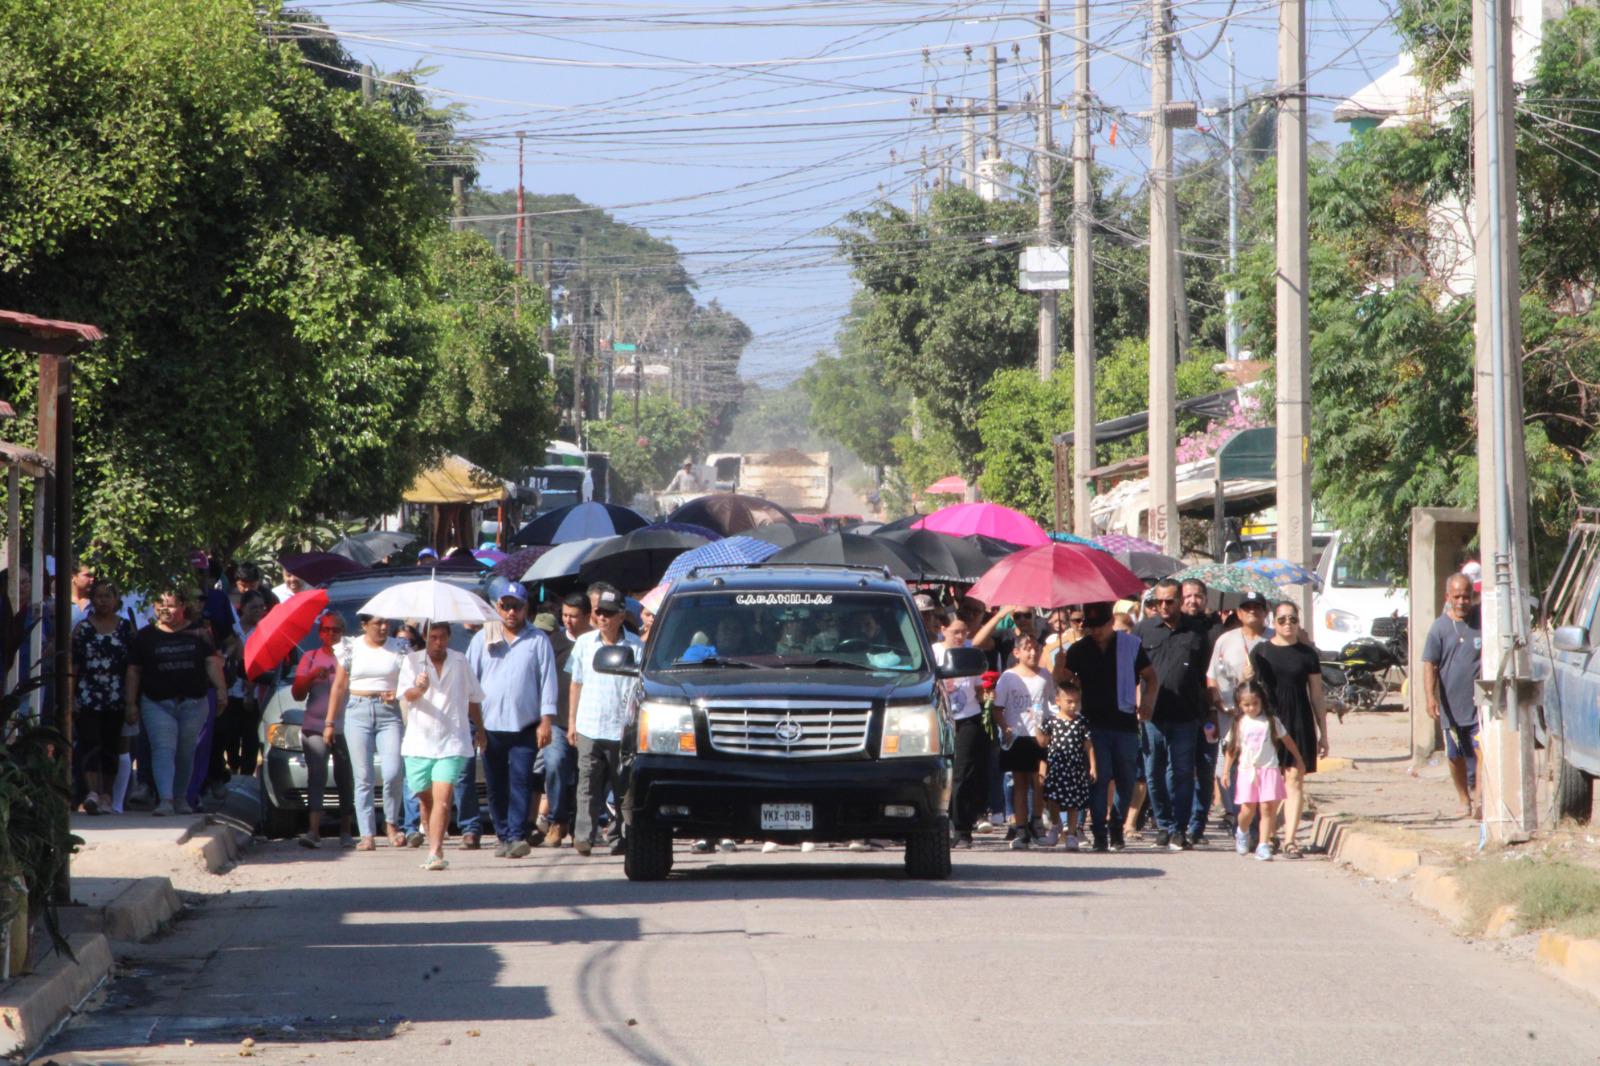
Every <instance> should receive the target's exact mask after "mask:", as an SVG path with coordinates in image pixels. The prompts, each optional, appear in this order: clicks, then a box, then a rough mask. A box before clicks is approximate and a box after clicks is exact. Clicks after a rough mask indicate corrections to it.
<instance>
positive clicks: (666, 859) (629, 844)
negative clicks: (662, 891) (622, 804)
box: [622, 821, 672, 881]
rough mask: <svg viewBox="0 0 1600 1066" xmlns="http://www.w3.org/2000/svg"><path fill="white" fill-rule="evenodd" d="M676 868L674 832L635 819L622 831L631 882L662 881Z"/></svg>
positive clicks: (624, 862)
mask: <svg viewBox="0 0 1600 1066" xmlns="http://www.w3.org/2000/svg"><path fill="white" fill-rule="evenodd" d="M671 869H672V834H671V833H670V832H668V831H667V830H664V829H660V828H657V827H655V826H648V825H644V824H643V823H642V822H641V821H635V822H634V823H633V824H632V825H630V826H627V827H626V829H625V830H624V832H623V834H622V872H623V873H625V874H627V875H628V880H630V881H660V880H661V879H662V878H664V877H666V876H667V872H668V871H670V870H671Z"/></svg>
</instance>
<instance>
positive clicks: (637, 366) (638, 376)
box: [633, 351, 644, 430]
mask: <svg viewBox="0 0 1600 1066" xmlns="http://www.w3.org/2000/svg"><path fill="white" fill-rule="evenodd" d="M643 391H644V360H643V359H642V358H641V357H640V355H639V353H638V352H637V351H635V352H634V353H633V428H634V429H635V430H637V429H638V428H639V397H640V395H641V394H642V393H643Z"/></svg>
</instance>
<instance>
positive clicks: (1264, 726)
mask: <svg viewBox="0 0 1600 1066" xmlns="http://www.w3.org/2000/svg"><path fill="white" fill-rule="evenodd" d="M919 599H920V602H919V603H918V607H919V608H920V609H921V610H922V613H923V620H924V624H925V625H926V626H927V628H928V630H929V634H930V637H931V638H932V639H935V640H936V641H937V643H936V644H935V648H934V652H935V656H936V657H938V658H939V659H940V660H941V661H942V660H943V658H944V657H945V656H946V655H948V653H949V651H950V650H951V649H954V648H959V647H977V648H980V649H982V650H984V651H986V652H988V653H989V655H990V657H991V660H992V662H991V665H992V667H993V669H992V670H991V671H990V672H989V673H987V674H985V675H983V676H982V677H981V678H964V679H958V680H947V681H946V682H945V686H946V688H947V691H948V697H949V702H950V708H951V717H952V718H953V719H954V720H955V786H954V797H953V800H952V803H951V820H952V825H953V829H954V833H955V846H956V847H971V846H972V845H973V834H974V833H975V832H979V831H987V830H990V829H993V828H996V827H997V825H998V824H1001V823H1005V824H1007V829H1006V840H1007V841H1008V842H1009V844H1010V846H1011V847H1012V848H1017V849H1023V848H1029V847H1055V846H1057V845H1058V844H1061V843H1064V845H1065V847H1066V848H1067V849H1068V850H1074V851H1075V850H1078V849H1079V848H1080V847H1083V846H1084V845H1085V844H1087V846H1088V847H1090V848H1092V849H1093V850H1095V851H1120V850H1122V849H1123V848H1124V847H1125V846H1126V843H1127V840H1128V837H1129V836H1130V835H1131V834H1133V833H1136V832H1138V831H1139V826H1140V824H1141V820H1142V819H1143V818H1145V817H1148V819H1149V822H1150V823H1151V825H1152V826H1153V832H1154V834H1155V837H1154V843H1155V846H1156V847H1159V848H1165V849H1170V850H1172V851H1185V850H1188V849H1190V848H1192V847H1194V846H1196V845H1198V844H1204V843H1206V841H1207V837H1206V833H1207V830H1208V829H1209V828H1210V826H1211V818H1212V813H1213V811H1214V810H1220V811H1221V812H1222V813H1221V819H1220V820H1221V823H1222V825H1223V826H1224V828H1225V830H1226V831H1228V832H1231V833H1232V834H1233V837H1234V839H1233V840H1232V843H1233V844H1234V846H1235V847H1236V848H1237V849H1238V850H1239V852H1240V853H1241V854H1246V853H1250V854H1254V855H1255V856H1256V857H1257V858H1259V859H1263V860H1265V859H1270V858H1272V857H1273V856H1274V855H1276V854H1279V853H1280V852H1281V853H1282V854H1283V855H1285V856H1290V857H1296V856H1299V855H1300V854H1301V846H1300V844H1299V843H1298V840H1297V834H1298V830H1299V826H1300V821H1301V818H1302V815H1303V813H1304V809H1305V790H1304V782H1305V775H1306V774H1307V773H1309V772H1312V771H1314V770H1315V769H1316V765H1317V763H1316V761H1317V758H1318V756H1319V755H1320V756H1326V755H1327V752H1328V729H1327V708H1326V703H1325V700H1324V694H1323V690H1322V678H1321V664H1320V662H1319V660H1318V658H1317V654H1316V650H1315V648H1314V647H1312V646H1311V644H1310V643H1309V642H1308V641H1307V640H1306V639H1305V637H1304V633H1303V630H1302V628H1301V626H1300V611H1299V608H1298V606H1297V605H1296V604H1295V603H1294V602H1293V601H1291V600H1283V601H1280V602H1276V603H1272V602H1269V601H1268V600H1267V598H1265V597H1263V596H1261V595H1260V594H1250V595H1246V596H1244V597H1243V598H1242V599H1241V601H1240V602H1239V605H1238V607H1237V608H1236V609H1234V610H1231V611H1228V612H1227V613H1226V614H1222V613H1217V612H1211V611H1209V610H1208V609H1207V590H1206V587H1205V585H1204V583H1202V582H1200V581H1185V582H1182V583H1180V582H1177V581H1172V580H1166V581H1160V582H1157V583H1156V585H1155V587H1154V588H1152V589H1151V590H1150V593H1149V596H1148V598H1147V606H1146V605H1140V604H1136V603H1132V602H1127V601H1123V602H1118V603H1086V604H1079V605H1072V606H1067V607H1061V608H1058V609H1055V610H1052V611H1050V612H1048V614H1047V615H1046V616H1045V617H1043V618H1041V617H1040V616H1039V615H1038V613H1036V612H1035V611H1033V610H1032V609H1029V608H1021V607H1007V608H1002V609H1001V610H998V611H995V612H992V613H985V612H984V610H983V607H982V605H981V604H976V603H973V602H971V601H964V602H962V603H961V604H959V605H957V606H954V607H946V608H940V607H939V606H938V605H937V604H936V603H935V602H934V600H933V599H932V598H931V597H919ZM1269 619H1270V621H1271V624H1270V625H1269V624H1268V621H1269ZM1146 801H1148V805H1147V803H1146ZM1280 809H1281V813H1282V816H1283V817H1282V835H1281V839H1280V838H1278V837H1276V836H1275V832H1276V830H1277V828H1278V815H1279V813H1280Z"/></svg>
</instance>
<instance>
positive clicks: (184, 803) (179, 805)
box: [172, 799, 194, 814]
mask: <svg viewBox="0 0 1600 1066" xmlns="http://www.w3.org/2000/svg"><path fill="white" fill-rule="evenodd" d="M172 813H173V814H193V813H194V808H193V807H191V806H189V801H188V800H186V799H174V800H173V801H172Z"/></svg>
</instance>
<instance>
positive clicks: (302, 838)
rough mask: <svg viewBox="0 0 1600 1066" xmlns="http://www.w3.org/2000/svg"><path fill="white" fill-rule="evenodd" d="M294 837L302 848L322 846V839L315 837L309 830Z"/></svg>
mask: <svg viewBox="0 0 1600 1066" xmlns="http://www.w3.org/2000/svg"><path fill="white" fill-rule="evenodd" d="M295 839H296V840H298V841H299V842H300V846H301V847H302V848H320V847H322V841H321V840H319V839H317V838H316V837H314V836H312V835H311V833H310V832H309V831H307V832H304V833H301V834H300V835H299V836H298V837H296V838H295Z"/></svg>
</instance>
